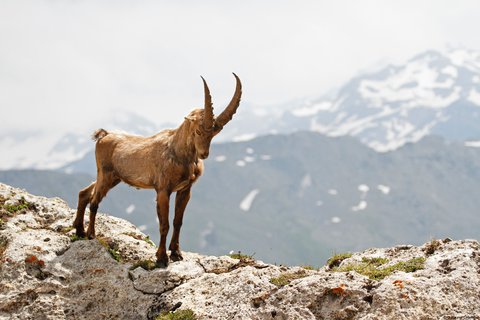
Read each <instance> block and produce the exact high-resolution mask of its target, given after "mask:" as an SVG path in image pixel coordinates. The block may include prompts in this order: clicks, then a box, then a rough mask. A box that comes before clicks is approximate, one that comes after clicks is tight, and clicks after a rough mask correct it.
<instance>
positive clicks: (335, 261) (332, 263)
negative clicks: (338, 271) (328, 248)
mask: <svg viewBox="0 0 480 320" xmlns="http://www.w3.org/2000/svg"><path fill="white" fill-rule="evenodd" d="M351 256H352V254H351V253H350V252H347V253H338V254H335V255H333V257H331V258H330V259H328V260H327V266H328V268H329V269H333V268H335V267H338V266H339V265H340V264H341V263H342V261H343V260H345V259H348V258H350V257H351Z"/></svg>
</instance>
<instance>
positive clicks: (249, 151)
mask: <svg viewBox="0 0 480 320" xmlns="http://www.w3.org/2000/svg"><path fill="white" fill-rule="evenodd" d="M245 152H246V153H248V154H253V153H254V152H255V150H253V149H252V148H247V149H246V150H245Z"/></svg>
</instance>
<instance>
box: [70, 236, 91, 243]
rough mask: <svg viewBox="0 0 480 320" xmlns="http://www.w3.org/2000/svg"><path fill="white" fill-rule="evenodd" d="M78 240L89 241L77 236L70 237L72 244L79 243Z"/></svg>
mask: <svg viewBox="0 0 480 320" xmlns="http://www.w3.org/2000/svg"><path fill="white" fill-rule="evenodd" d="M78 240H87V238H86V237H79V236H77V235H76V234H72V235H71V236H70V241H71V242H75V241H78Z"/></svg>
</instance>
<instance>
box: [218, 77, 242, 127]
mask: <svg viewBox="0 0 480 320" xmlns="http://www.w3.org/2000/svg"><path fill="white" fill-rule="evenodd" d="M233 75H234V77H235V79H236V81H237V85H236V87H235V93H234V94H233V97H232V100H230V103H229V104H228V106H227V107H226V108H225V110H223V112H222V113H221V114H220V115H219V116H218V117H217V118H216V119H215V131H220V130H222V129H223V126H224V125H226V124H227V123H228V122H229V121H230V120H232V117H233V115H234V114H235V112H237V108H238V106H239V105H240V98H241V97H242V83H241V82H240V78H239V77H238V76H237V75H236V74H235V73H234V74H233Z"/></svg>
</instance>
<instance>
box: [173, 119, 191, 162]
mask: <svg viewBox="0 0 480 320" xmlns="http://www.w3.org/2000/svg"><path fill="white" fill-rule="evenodd" d="M171 148H172V150H173V152H174V153H175V156H176V158H177V159H179V160H181V161H182V160H183V161H188V162H190V161H194V160H196V158H197V152H196V150H195V143H194V142H193V134H192V132H191V126H190V123H189V122H188V121H184V122H183V123H182V124H181V125H180V126H179V127H178V128H177V129H176V130H175V134H174V135H173V137H172V144H171Z"/></svg>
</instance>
